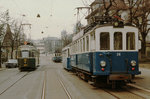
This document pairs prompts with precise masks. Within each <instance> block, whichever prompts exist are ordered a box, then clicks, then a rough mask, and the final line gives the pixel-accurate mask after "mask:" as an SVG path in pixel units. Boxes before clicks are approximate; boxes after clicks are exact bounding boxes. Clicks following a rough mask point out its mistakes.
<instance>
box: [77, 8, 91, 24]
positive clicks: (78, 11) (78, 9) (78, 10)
mask: <svg viewBox="0 0 150 99" xmlns="http://www.w3.org/2000/svg"><path fill="white" fill-rule="evenodd" d="M76 9H77V22H78V21H79V13H80V10H82V9H87V10H88V14H89V13H90V9H91V8H90V7H77V8H76Z"/></svg>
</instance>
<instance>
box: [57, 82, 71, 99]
mask: <svg viewBox="0 0 150 99" xmlns="http://www.w3.org/2000/svg"><path fill="white" fill-rule="evenodd" d="M58 80H59V82H60V84H61V86H62V87H63V89H64V91H65V93H66V95H67V96H68V98H69V99H72V97H71V95H70V93H69V92H68V90H67V89H66V88H65V85H64V83H63V82H62V80H60V79H58Z"/></svg>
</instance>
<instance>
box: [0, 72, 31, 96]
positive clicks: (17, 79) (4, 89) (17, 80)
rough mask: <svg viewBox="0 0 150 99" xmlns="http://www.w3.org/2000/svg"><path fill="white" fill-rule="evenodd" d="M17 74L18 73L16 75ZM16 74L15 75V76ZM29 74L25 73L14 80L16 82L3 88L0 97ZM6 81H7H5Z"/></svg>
mask: <svg viewBox="0 0 150 99" xmlns="http://www.w3.org/2000/svg"><path fill="white" fill-rule="evenodd" d="M17 74H19V73H17ZM17 74H16V75H17ZM28 74H29V72H26V73H25V74H23V75H22V76H21V77H18V78H16V80H15V81H14V82H13V83H11V84H10V85H9V86H6V87H5V88H3V90H2V91H1V90H0V91H1V92H0V95H2V94H4V93H5V92H6V91H8V90H9V89H10V88H11V87H13V86H14V85H15V84H16V83H18V82H19V81H20V80H21V79H23V78H24V77H25V76H27V75H28ZM7 80H8V79H7Z"/></svg>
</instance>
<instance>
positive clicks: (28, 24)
mask: <svg viewBox="0 0 150 99" xmlns="http://www.w3.org/2000/svg"><path fill="white" fill-rule="evenodd" d="M21 25H22V26H29V28H30V29H31V25H32V24H30V23H24V24H21ZM30 32H31V31H30ZM28 36H29V37H28V39H31V34H30V33H29V34H28Z"/></svg>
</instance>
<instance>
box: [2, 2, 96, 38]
mask: <svg viewBox="0 0 150 99" xmlns="http://www.w3.org/2000/svg"><path fill="white" fill-rule="evenodd" d="M92 1H93V0H0V12H1V11H5V10H7V9H8V10H9V13H10V17H12V18H14V19H17V20H23V23H24V24H31V29H30V28H29V26H28V25H24V26H23V27H24V32H25V34H26V35H27V37H29V36H30V37H31V39H42V38H43V37H47V36H51V37H60V36H61V31H62V30H66V31H67V32H68V33H72V31H73V26H74V24H75V23H76V22H77V16H76V13H77V10H76V9H75V8H76V7H83V6H85V5H88V4H90V3H91V2H92ZM85 12H86V11H83V12H82V13H85ZM82 13H81V14H82ZM37 14H40V18H37ZM22 15H25V16H22ZM81 16H82V17H83V15H81ZM81 22H82V23H83V24H86V20H84V18H82V21H81ZM42 31H43V33H42Z"/></svg>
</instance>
